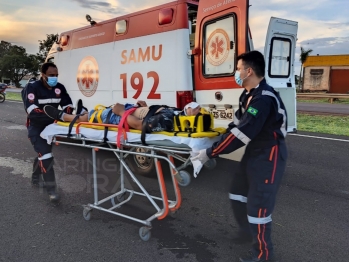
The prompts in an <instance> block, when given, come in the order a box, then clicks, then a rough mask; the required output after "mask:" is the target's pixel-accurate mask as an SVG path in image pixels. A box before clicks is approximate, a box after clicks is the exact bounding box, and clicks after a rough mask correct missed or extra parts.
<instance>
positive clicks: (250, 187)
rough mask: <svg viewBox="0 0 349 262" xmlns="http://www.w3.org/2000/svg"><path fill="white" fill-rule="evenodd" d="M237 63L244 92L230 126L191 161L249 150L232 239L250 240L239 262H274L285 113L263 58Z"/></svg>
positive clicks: (235, 196) (237, 178)
mask: <svg viewBox="0 0 349 262" xmlns="http://www.w3.org/2000/svg"><path fill="white" fill-rule="evenodd" d="M237 61H238V63H237V69H236V73H235V80H236V83H237V84H239V85H240V86H242V87H243V88H244V91H243V92H242V94H241V96H240V99H239V109H238V110H237V112H236V114H235V119H234V123H230V124H229V127H228V131H229V132H227V133H226V134H224V135H223V136H222V137H221V139H220V140H219V141H218V142H216V143H214V144H213V145H212V147H211V148H207V149H203V150H201V151H200V152H197V153H196V154H195V156H194V157H193V158H192V160H199V161H200V162H201V163H205V162H206V161H207V160H208V159H210V158H214V157H217V156H218V155H220V154H228V153H230V152H233V151H235V150H237V149H238V148H240V147H242V146H244V145H246V146H247V147H246V151H245V154H244V156H243V158H242V160H241V162H240V163H239V167H238V170H236V172H235V174H234V175H233V178H232V180H233V181H232V186H231V191H230V194H229V198H230V199H231V203H232V208H233V213H234V216H235V219H236V221H237V223H238V225H239V228H240V229H239V232H238V234H237V235H236V237H235V238H234V240H235V242H238V243H247V242H252V241H253V246H252V249H251V250H250V252H249V254H248V256H247V257H246V258H240V261H242V262H254V261H272V259H273V244H272V241H271V221H272V219H271V214H272V212H273V210H274V205H275V198H276V194H277V191H278V189H279V186H280V182H281V178H282V176H283V173H284V170H285V166H286V158H287V149H286V144H285V137H286V130H287V123H286V110H285V106H284V104H283V102H282V100H281V98H280V96H279V94H278V93H277V92H276V91H275V90H274V89H273V88H272V87H271V86H269V85H268V84H267V83H266V81H265V79H264V74H265V61H264V57H263V55H262V54H261V53H260V52H258V51H252V52H248V53H245V54H242V55H240V56H238V58H237Z"/></svg>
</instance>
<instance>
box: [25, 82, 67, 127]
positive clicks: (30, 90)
mask: <svg viewBox="0 0 349 262" xmlns="http://www.w3.org/2000/svg"><path fill="white" fill-rule="evenodd" d="M22 100H23V103H24V109H25V110H26V112H27V114H28V116H27V119H28V121H27V126H33V127H38V128H44V127H46V126H47V125H49V124H52V123H53V122H54V120H53V119H52V118H50V117H48V116H47V115H46V114H45V112H44V110H43V108H44V106H45V105H51V106H53V107H55V108H58V106H61V108H62V109H63V110H66V109H68V108H73V104H72V101H71V98H70V96H69V95H68V93H67V90H66V89H65V87H64V85H62V84H60V83H57V85H56V86H54V87H52V88H51V89H48V88H47V87H46V86H45V85H44V83H43V80H42V79H40V80H38V81H35V82H32V83H28V84H27V86H26V87H25V88H24V89H23V90H22Z"/></svg>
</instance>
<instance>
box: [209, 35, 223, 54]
mask: <svg viewBox="0 0 349 262" xmlns="http://www.w3.org/2000/svg"><path fill="white" fill-rule="evenodd" d="M223 45H224V42H223V39H222V38H219V37H218V36H216V38H215V40H214V41H212V44H211V48H212V49H211V54H212V56H215V58H218V57H219V55H222V54H223V51H224V49H223Z"/></svg>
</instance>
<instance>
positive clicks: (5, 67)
mask: <svg viewBox="0 0 349 262" xmlns="http://www.w3.org/2000/svg"><path fill="white" fill-rule="evenodd" d="M39 63H40V62H39V60H38V59H37V56H35V55H28V54H27V53H26V50H25V48H24V47H21V46H17V45H11V44H10V46H8V50H7V51H6V52H5V53H3V56H2V57H1V58H0V71H1V74H2V75H3V76H4V77H7V78H9V79H11V81H13V82H14V83H15V85H16V87H21V85H20V83H19V82H20V81H21V80H22V79H23V77H24V76H26V75H30V74H34V75H37V72H38V69H39Z"/></svg>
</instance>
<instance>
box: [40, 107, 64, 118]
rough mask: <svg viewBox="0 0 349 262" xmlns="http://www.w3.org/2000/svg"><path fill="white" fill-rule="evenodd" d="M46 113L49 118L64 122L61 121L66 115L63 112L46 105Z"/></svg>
mask: <svg viewBox="0 0 349 262" xmlns="http://www.w3.org/2000/svg"><path fill="white" fill-rule="evenodd" d="M44 112H45V114H46V115H47V116H48V117H51V118H52V119H54V120H58V121H63V119H61V117H62V115H63V113H64V112H63V111H62V110H59V109H57V108H55V107H53V106H50V105H46V106H44Z"/></svg>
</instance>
